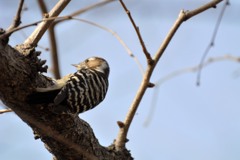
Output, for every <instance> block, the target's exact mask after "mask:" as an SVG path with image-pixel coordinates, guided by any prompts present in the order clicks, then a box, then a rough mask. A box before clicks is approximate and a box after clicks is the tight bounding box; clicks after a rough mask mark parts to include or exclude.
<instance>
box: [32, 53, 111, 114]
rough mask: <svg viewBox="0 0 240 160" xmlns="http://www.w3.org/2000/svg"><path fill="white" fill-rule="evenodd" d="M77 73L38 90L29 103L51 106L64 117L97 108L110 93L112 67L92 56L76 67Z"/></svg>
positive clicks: (103, 60) (75, 65) (99, 58)
mask: <svg viewBox="0 0 240 160" xmlns="http://www.w3.org/2000/svg"><path fill="white" fill-rule="evenodd" d="M73 66H74V67H76V68H77V71H76V72H75V73H73V74H68V75H66V76H64V77H63V78H61V79H58V80H53V83H54V84H53V85H52V86H49V87H46V88H36V90H35V92H34V93H32V94H31V95H30V96H29V102H30V104H41V103H51V104H53V111H54V112H56V113H62V114H79V113H83V112H85V111H88V110H90V109H92V108H94V107H96V106H97V105H98V104H99V103H101V102H102V101H103V100H104V99H105V96H106V94H107V90H108V86H109V82H108V77H109V73H110V68H109V65H108V62H107V61H106V60H105V59H103V58H101V57H90V58H87V59H86V60H84V61H83V62H80V63H79V64H73Z"/></svg>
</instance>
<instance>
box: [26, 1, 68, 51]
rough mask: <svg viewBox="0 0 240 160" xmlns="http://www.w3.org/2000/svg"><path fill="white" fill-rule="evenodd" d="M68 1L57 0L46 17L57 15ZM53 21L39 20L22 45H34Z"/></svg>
mask: <svg viewBox="0 0 240 160" xmlns="http://www.w3.org/2000/svg"><path fill="white" fill-rule="evenodd" d="M70 1H71V0H59V2H58V3H57V4H56V5H55V6H54V7H53V9H52V10H51V11H50V12H49V13H48V14H47V17H49V18H51V17H56V16H58V15H59V14H60V13H61V11H62V10H63V9H64V8H65V7H66V6H67V4H68V3H69V2H70ZM53 21H54V19H53V20H49V21H43V22H41V23H40V24H39V25H38V26H37V27H36V29H35V30H34V31H33V33H32V34H31V35H30V36H29V37H28V38H27V39H26V40H25V41H24V43H23V45H24V47H25V48H32V47H36V46H37V43H38V41H39V40H40V39H41V38H42V36H43V34H44V33H45V32H46V30H47V29H48V28H49V26H50V25H51V23H52V22H53Z"/></svg>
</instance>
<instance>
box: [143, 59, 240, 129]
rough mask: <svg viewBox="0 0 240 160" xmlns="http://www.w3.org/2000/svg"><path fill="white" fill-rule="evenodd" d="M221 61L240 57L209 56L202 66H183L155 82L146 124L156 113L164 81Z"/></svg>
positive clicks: (234, 60) (146, 124) (145, 124)
mask: <svg viewBox="0 0 240 160" xmlns="http://www.w3.org/2000/svg"><path fill="white" fill-rule="evenodd" d="M220 61H233V62H237V63H240V57H237V56H233V55H228V54H227V55H223V56H219V57H212V58H209V59H208V60H206V61H205V62H204V63H202V64H201V65H202V66H201V67H202V68H200V64H198V65H196V66H193V67H187V68H183V69H180V70H177V71H174V72H171V73H169V74H168V75H166V76H164V77H163V78H161V79H159V80H158V81H157V82H156V83H154V84H155V86H156V88H154V93H153V96H152V102H151V105H150V109H149V113H148V115H147V118H146V120H145V121H144V126H145V127H147V126H148V125H149V123H150V122H151V120H152V118H153V115H154V113H155V112H154V111H155V108H156V106H157V101H156V100H157V98H156V97H157V96H158V94H159V90H160V89H159V88H160V86H161V85H162V84H163V83H164V82H168V81H169V80H170V79H173V78H175V77H177V76H180V75H182V74H187V73H192V72H198V71H199V69H203V68H204V67H207V66H208V65H210V64H212V63H216V62H220Z"/></svg>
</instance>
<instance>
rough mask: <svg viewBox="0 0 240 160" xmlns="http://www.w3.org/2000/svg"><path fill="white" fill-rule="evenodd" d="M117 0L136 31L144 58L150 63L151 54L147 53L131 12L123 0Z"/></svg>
mask: <svg viewBox="0 0 240 160" xmlns="http://www.w3.org/2000/svg"><path fill="white" fill-rule="evenodd" d="M119 2H120V3H121V5H122V7H123V8H124V10H125V12H126V13H127V15H128V17H129V19H130V21H131V23H132V25H133V27H134V29H135V31H136V33H137V36H138V39H139V41H140V44H141V46H142V50H143V53H144V54H145V56H146V58H147V62H148V64H152V63H153V61H152V57H151V55H150V54H149V52H148V50H147V48H146V46H145V44H144V41H143V39H142V36H141V33H140V30H139V27H138V26H137V25H136V23H135V22H134V20H133V18H132V16H131V12H130V11H129V10H128V9H127V7H126V5H125V4H124V2H123V1H122V0H119Z"/></svg>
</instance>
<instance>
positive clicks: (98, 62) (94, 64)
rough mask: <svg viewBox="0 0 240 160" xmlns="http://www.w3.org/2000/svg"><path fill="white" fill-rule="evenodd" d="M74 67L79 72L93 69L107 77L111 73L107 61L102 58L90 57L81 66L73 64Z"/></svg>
mask: <svg viewBox="0 0 240 160" xmlns="http://www.w3.org/2000/svg"><path fill="white" fill-rule="evenodd" d="M73 66H74V67H76V68H77V69H78V70H80V69H93V70H96V71H98V72H101V73H103V74H105V75H107V77H108V75H109V72H110V68H109V65H108V63H107V61H106V60H105V59H103V58H100V57H90V58H88V59H86V60H85V61H83V62H81V63H79V64H73Z"/></svg>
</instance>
